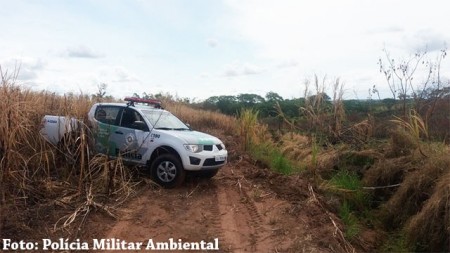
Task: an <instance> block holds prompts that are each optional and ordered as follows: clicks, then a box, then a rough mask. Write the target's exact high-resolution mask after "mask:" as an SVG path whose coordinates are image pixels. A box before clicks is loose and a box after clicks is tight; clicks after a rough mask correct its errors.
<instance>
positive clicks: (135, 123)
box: [120, 108, 148, 131]
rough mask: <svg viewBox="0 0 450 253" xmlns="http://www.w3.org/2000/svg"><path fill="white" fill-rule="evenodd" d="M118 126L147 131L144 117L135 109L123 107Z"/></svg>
mask: <svg viewBox="0 0 450 253" xmlns="http://www.w3.org/2000/svg"><path fill="white" fill-rule="evenodd" d="M120 126H122V127H126V128H132V129H139V130H143V131H148V127H147V125H146V124H145V121H144V118H142V116H141V115H140V114H139V113H138V112H137V111H135V110H132V109H129V108H125V109H124V110H123V112H122V119H121V121H120Z"/></svg>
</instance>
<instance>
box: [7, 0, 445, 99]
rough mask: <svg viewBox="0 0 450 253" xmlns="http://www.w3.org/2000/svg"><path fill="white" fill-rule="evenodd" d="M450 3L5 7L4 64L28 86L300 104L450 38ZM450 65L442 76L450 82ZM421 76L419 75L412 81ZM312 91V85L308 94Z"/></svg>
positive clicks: (59, 0)
mask: <svg viewBox="0 0 450 253" xmlns="http://www.w3.org/2000/svg"><path fill="white" fill-rule="evenodd" d="M449 5H450V4H449V3H448V1H446V0H427V1H418V0H409V1H408V0H377V1H373V0H340V1H336V0H314V1H311V0H310V1H304V0H70V1H69V0H15V1H13V0H0V23H1V24H2V26H1V29H0V66H1V69H2V72H3V74H4V75H5V74H8V75H11V74H12V73H14V71H15V70H17V69H19V71H18V78H17V80H16V83H18V84H19V85H23V86H25V87H27V88H30V89H33V90H38V91H40V90H47V91H49V92H56V93H58V94H64V93H67V92H74V93H83V94H93V93H95V92H97V91H98V86H99V85H100V84H102V83H105V84H106V85H107V89H106V91H107V95H112V96H114V97H116V98H123V97H125V96H130V95H132V94H134V93H137V94H143V93H144V92H145V93H147V94H156V93H169V94H172V95H174V96H177V97H180V98H190V99H191V100H193V101H202V100H204V99H207V98H208V97H211V96H220V95H238V94H243V93H254V94H258V95H261V96H265V94H267V93H268V92H270V91H272V92H276V93H278V94H279V95H281V96H282V97H284V98H287V99H290V98H298V97H303V95H304V92H305V84H306V83H308V81H309V82H310V83H311V82H313V79H314V76H318V77H319V79H320V80H321V83H323V84H324V85H325V86H326V91H327V93H329V92H330V89H331V84H332V83H334V82H335V81H336V79H339V82H340V83H341V84H342V85H343V87H344V98H347V99H349V98H359V99H366V98H368V97H369V95H370V93H369V89H370V88H372V87H373V86H374V85H375V86H376V89H377V90H378V91H379V93H380V95H381V97H392V94H391V93H390V91H389V86H388V84H387V81H386V78H385V77H384V75H383V74H382V73H380V67H379V65H378V61H379V59H380V58H381V59H383V60H384V61H385V60H386V59H387V57H386V54H385V52H384V51H383V50H387V51H388V52H389V55H390V57H391V58H393V59H396V60H398V61H401V60H408V59H410V58H411V57H412V56H413V55H414V54H415V53H416V52H423V51H426V52H427V54H426V56H425V57H426V58H424V60H427V61H431V62H436V61H437V59H438V56H439V53H440V50H445V49H447V48H448V43H450V22H448V21H449V19H448V9H449V8H448V7H449ZM449 61H450V60H449V59H444V60H443V61H442V65H441V78H442V79H443V80H448V78H449V77H450V63H449ZM425 76H426V73H425V72H424V71H422V70H421V69H420V68H419V69H418V70H417V71H416V73H415V77H416V78H415V80H417V82H418V83H417V84H416V85H417V86H418V85H420V81H421V80H424V78H425ZM310 89H311V88H310Z"/></svg>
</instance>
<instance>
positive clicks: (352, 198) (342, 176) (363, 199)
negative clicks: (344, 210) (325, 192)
mask: <svg viewBox="0 0 450 253" xmlns="http://www.w3.org/2000/svg"><path fill="white" fill-rule="evenodd" d="M328 183H329V185H330V189H331V190H332V191H333V192H335V193H337V194H338V195H341V196H342V197H343V199H344V201H347V202H348V204H349V205H350V207H351V208H352V209H353V210H360V211H363V210H364V209H365V208H366V206H367V202H368V201H367V200H368V198H367V195H366V193H365V192H364V191H363V188H362V183H361V180H360V179H359V177H358V175H357V174H356V173H355V172H352V171H347V170H340V171H338V172H337V173H336V174H335V175H334V176H333V177H332V178H331V179H330V181H329V182H328Z"/></svg>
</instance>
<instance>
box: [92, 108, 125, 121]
mask: <svg viewBox="0 0 450 253" xmlns="http://www.w3.org/2000/svg"><path fill="white" fill-rule="evenodd" d="M119 111H120V107H117V106H99V107H98V108H97V110H96V112H95V119H96V120H98V121H100V122H102V123H105V124H109V125H116V122H117V121H116V119H117V115H118V114H119Z"/></svg>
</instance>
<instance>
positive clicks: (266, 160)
mask: <svg viewBox="0 0 450 253" xmlns="http://www.w3.org/2000/svg"><path fill="white" fill-rule="evenodd" d="M250 153H251V154H252V157H253V158H254V159H256V160H258V161H261V162H262V163H263V164H265V165H266V166H268V167H270V169H272V170H273V171H276V172H279V173H281V174H284V175H290V174H292V173H293V172H294V166H293V165H292V162H291V161H290V160H289V159H288V158H286V157H285V156H284V155H283V154H282V153H281V152H280V150H278V148H277V147H276V146H274V145H273V144H271V143H268V142H266V143H262V144H258V145H253V146H252V147H251V149H250Z"/></svg>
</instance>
